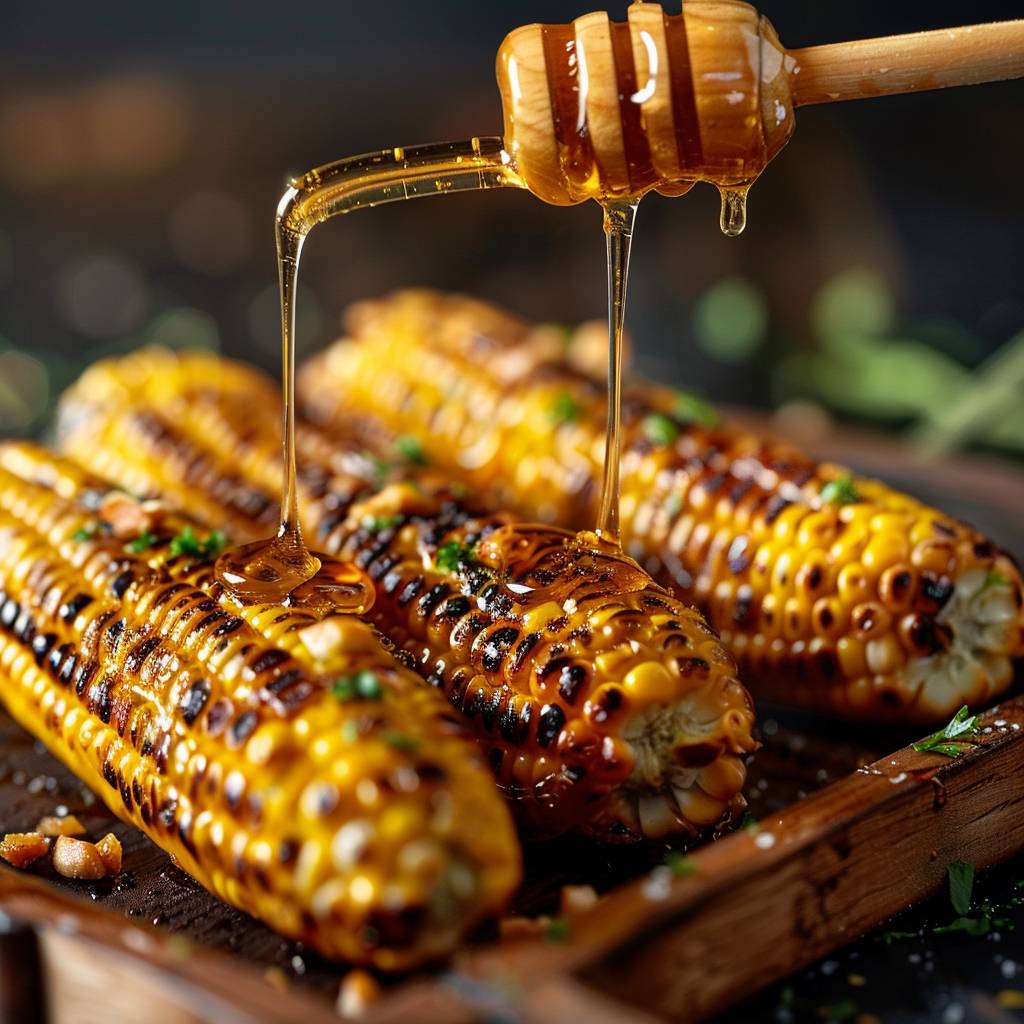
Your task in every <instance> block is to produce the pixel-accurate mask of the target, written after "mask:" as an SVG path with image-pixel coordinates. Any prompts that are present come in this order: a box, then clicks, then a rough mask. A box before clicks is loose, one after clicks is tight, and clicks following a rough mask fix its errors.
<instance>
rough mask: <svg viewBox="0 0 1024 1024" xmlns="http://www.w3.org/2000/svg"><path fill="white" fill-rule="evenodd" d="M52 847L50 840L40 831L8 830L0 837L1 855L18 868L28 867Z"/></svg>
mask: <svg viewBox="0 0 1024 1024" xmlns="http://www.w3.org/2000/svg"><path fill="white" fill-rule="evenodd" d="M49 849H50V840H49V839H47V838H46V836H42V835H40V834H39V833H38V832H8V833H7V835H5V836H4V837H3V839H0V857H3V859H4V860H5V861H7V863H8V864H10V865H11V866H12V867H16V868H27V867H28V866H29V865H30V864H34V863H35V862H36V861H37V860H39V858H40V857H42V856H44V855H45V853H46V851H47V850H49Z"/></svg>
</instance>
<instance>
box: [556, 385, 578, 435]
mask: <svg viewBox="0 0 1024 1024" xmlns="http://www.w3.org/2000/svg"><path fill="white" fill-rule="evenodd" d="M582 411H583V410H582V409H581V408H580V405H579V403H578V402H577V401H576V399H575V398H573V397H572V395H571V394H570V393H569V392H568V391H559V392H558V394H557V395H555V397H554V398H552V399H551V405H550V407H549V408H548V419H549V420H551V422H552V424H553V425H554V426H556V427H559V426H561V425H562V424H563V423H572V422H574V421H575V420H578V419H579V418H580V413H581V412H582Z"/></svg>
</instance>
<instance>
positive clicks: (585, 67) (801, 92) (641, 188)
mask: <svg viewBox="0 0 1024 1024" xmlns="http://www.w3.org/2000/svg"><path fill="white" fill-rule="evenodd" d="M497 73H498V84H499V87H500V90H501V97H502V103H503V106H504V120H505V134H504V138H501V139H499V138H478V139H472V140H469V141H467V142H463V143H444V144H440V145H432V146H422V147H416V148H408V149H402V148H398V149H393V150H391V149H389V150H384V151H382V152H380V153H375V154H371V155H369V156H364V157H355V158H353V159H350V160H342V161H339V162H338V163H334V164H329V165H327V166H325V167H322V168H318V169H316V170H314V171H311V172H309V173H308V174H306V175H305V176H304V177H303V178H301V179H299V180H298V181H296V182H294V185H293V188H292V189H290V190H289V192H288V193H287V194H286V195H285V197H284V198H283V200H282V204H281V207H280V208H279V216H280V218H281V221H282V223H283V226H285V227H286V228H288V229H290V230H292V231H294V232H295V233H296V234H297V235H300V236H301V235H304V234H305V233H306V231H308V230H309V228H311V227H312V225H313V224H314V223H318V222H319V221H322V220H325V219H327V218H328V217H330V216H333V215H334V214H336V213H342V212H347V211H348V210H351V209H355V208H359V207H361V206H365V205H375V204H376V203H379V202H388V201H391V200H395V199H406V198H412V197H414V196H419V195H434V194H438V193H443V192H449V191H458V190H465V189H479V188H490V187H496V186H516V187H520V188H527V189H529V190H530V191H531V192H533V193H534V194H535V195H537V196H539V197H540V198H541V199H544V200H546V201H547V202H550V203H554V204H557V205H568V204H572V203H579V202H582V201H583V200H585V199H599V200H602V201H608V200H621V199H635V198H637V197H639V196H641V195H642V194H643V193H644V192H647V191H650V190H652V189H654V190H656V191H658V192H661V193H663V194H666V195H679V194H681V193H683V192H685V191H687V190H688V189H689V188H691V187H692V185H693V184H694V183H695V182H696V181H709V182H711V183H713V184H715V185H717V186H718V187H719V188H720V189H721V190H722V191H723V199H724V202H723V229H724V230H726V231H727V233H729V234H738V233H739V231H741V230H742V228H743V203H742V197H743V195H744V194H745V191H746V189H747V188H748V187H749V186H750V185H751V183H752V182H753V181H754V180H755V179H756V178H757V176H758V175H759V174H760V173H761V171H762V170H764V168H765V166H766V165H767V163H768V161H769V160H771V158H772V157H773V156H775V154H776V153H778V152H779V150H780V149H782V147H783V146H784V145H785V144H786V142H788V141H789V138H790V136H791V135H792V133H793V128H794V110H795V108H796V107H800V106H806V105H808V104H812V103H828V102H832V101H839V100H850V99H861V98H866V97H873V96H882V95H891V94H895V93H903V92H919V91H922V90H926V89H939V88H944V87H947V86H952V85H970V84H974V83H979V82H987V81H996V80H1001V79H1008V78H1020V77H1024V20H1017V21H1006V22H997V23H993V24H986V25H974V26H968V27H964V28H955V29H939V30H936V31H931V32H920V33H916V34H912V35H902V36H890V37H887V38H880V39H868V40H861V41H857V42H846V43H834V44H831V45H826V46H812V47H807V48H805V49H798V50H787V49H786V48H785V47H784V46H783V45H782V44H781V43H780V42H779V38H778V36H777V35H776V33H775V30H774V29H773V28H772V26H771V24H770V23H769V21H768V20H767V19H766V18H765V17H763V16H762V15H760V14H758V12H757V11H756V10H755V9H754V8H753V7H751V6H750V5H748V4H746V3H742V2H740V0H686V2H685V3H684V4H683V10H682V13H679V14H668V13H666V12H665V11H664V10H663V9H662V7H661V5H660V4H655V3H634V4H631V5H630V7H629V11H628V20H627V21H626V22H623V23H617V22H612V21H610V20H609V18H608V15H607V14H605V13H601V12H598V13H594V14H586V15H584V16H582V17H580V18H577V19H576V20H575V21H574V22H573V23H572V24H570V25H527V26H524V27H522V28H518V29H515V30H514V31H513V32H512V33H511V34H510V35H509V36H508V37H507V38H506V39H505V41H504V42H503V43H502V45H501V49H500V50H499V53H498V60H497ZM730 200H732V201H730Z"/></svg>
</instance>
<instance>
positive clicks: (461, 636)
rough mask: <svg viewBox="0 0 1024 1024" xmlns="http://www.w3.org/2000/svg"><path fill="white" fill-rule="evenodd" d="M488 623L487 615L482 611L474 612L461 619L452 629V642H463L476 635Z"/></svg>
mask: <svg viewBox="0 0 1024 1024" xmlns="http://www.w3.org/2000/svg"><path fill="white" fill-rule="evenodd" d="M486 625H487V619H486V617H485V616H484V615H483V614H482V613H480V612H474V613H473V614H472V615H467V616H465V617H464V618H463V619H461V620H460V621H459V622H458V623H457V624H456V626H455V628H454V629H453V630H452V635H451V642H452V643H453V644H461V643H464V642H465V641H466V640H468V639H469V638H470V637H474V636H476V635H477V633H479V632H480V630H482V629H483V628H484V626H486Z"/></svg>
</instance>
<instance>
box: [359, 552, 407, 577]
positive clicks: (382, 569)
mask: <svg viewBox="0 0 1024 1024" xmlns="http://www.w3.org/2000/svg"><path fill="white" fill-rule="evenodd" d="M400 561H401V559H400V558H399V557H398V556H397V555H391V554H389V555H385V556H383V557H382V558H378V559H377V560H375V561H374V562H372V563H371V564H370V565H369V566H367V569H366V572H367V575H368V576H369V577H370V579H371V580H373V582H374V583H379V582H380V581H381V580H382V579H383V578H384V577H385V576H386V575H387V574H388V573H389V572H391V570H392V569H394V567H395V566H396V565H398V563H399V562H400Z"/></svg>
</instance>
